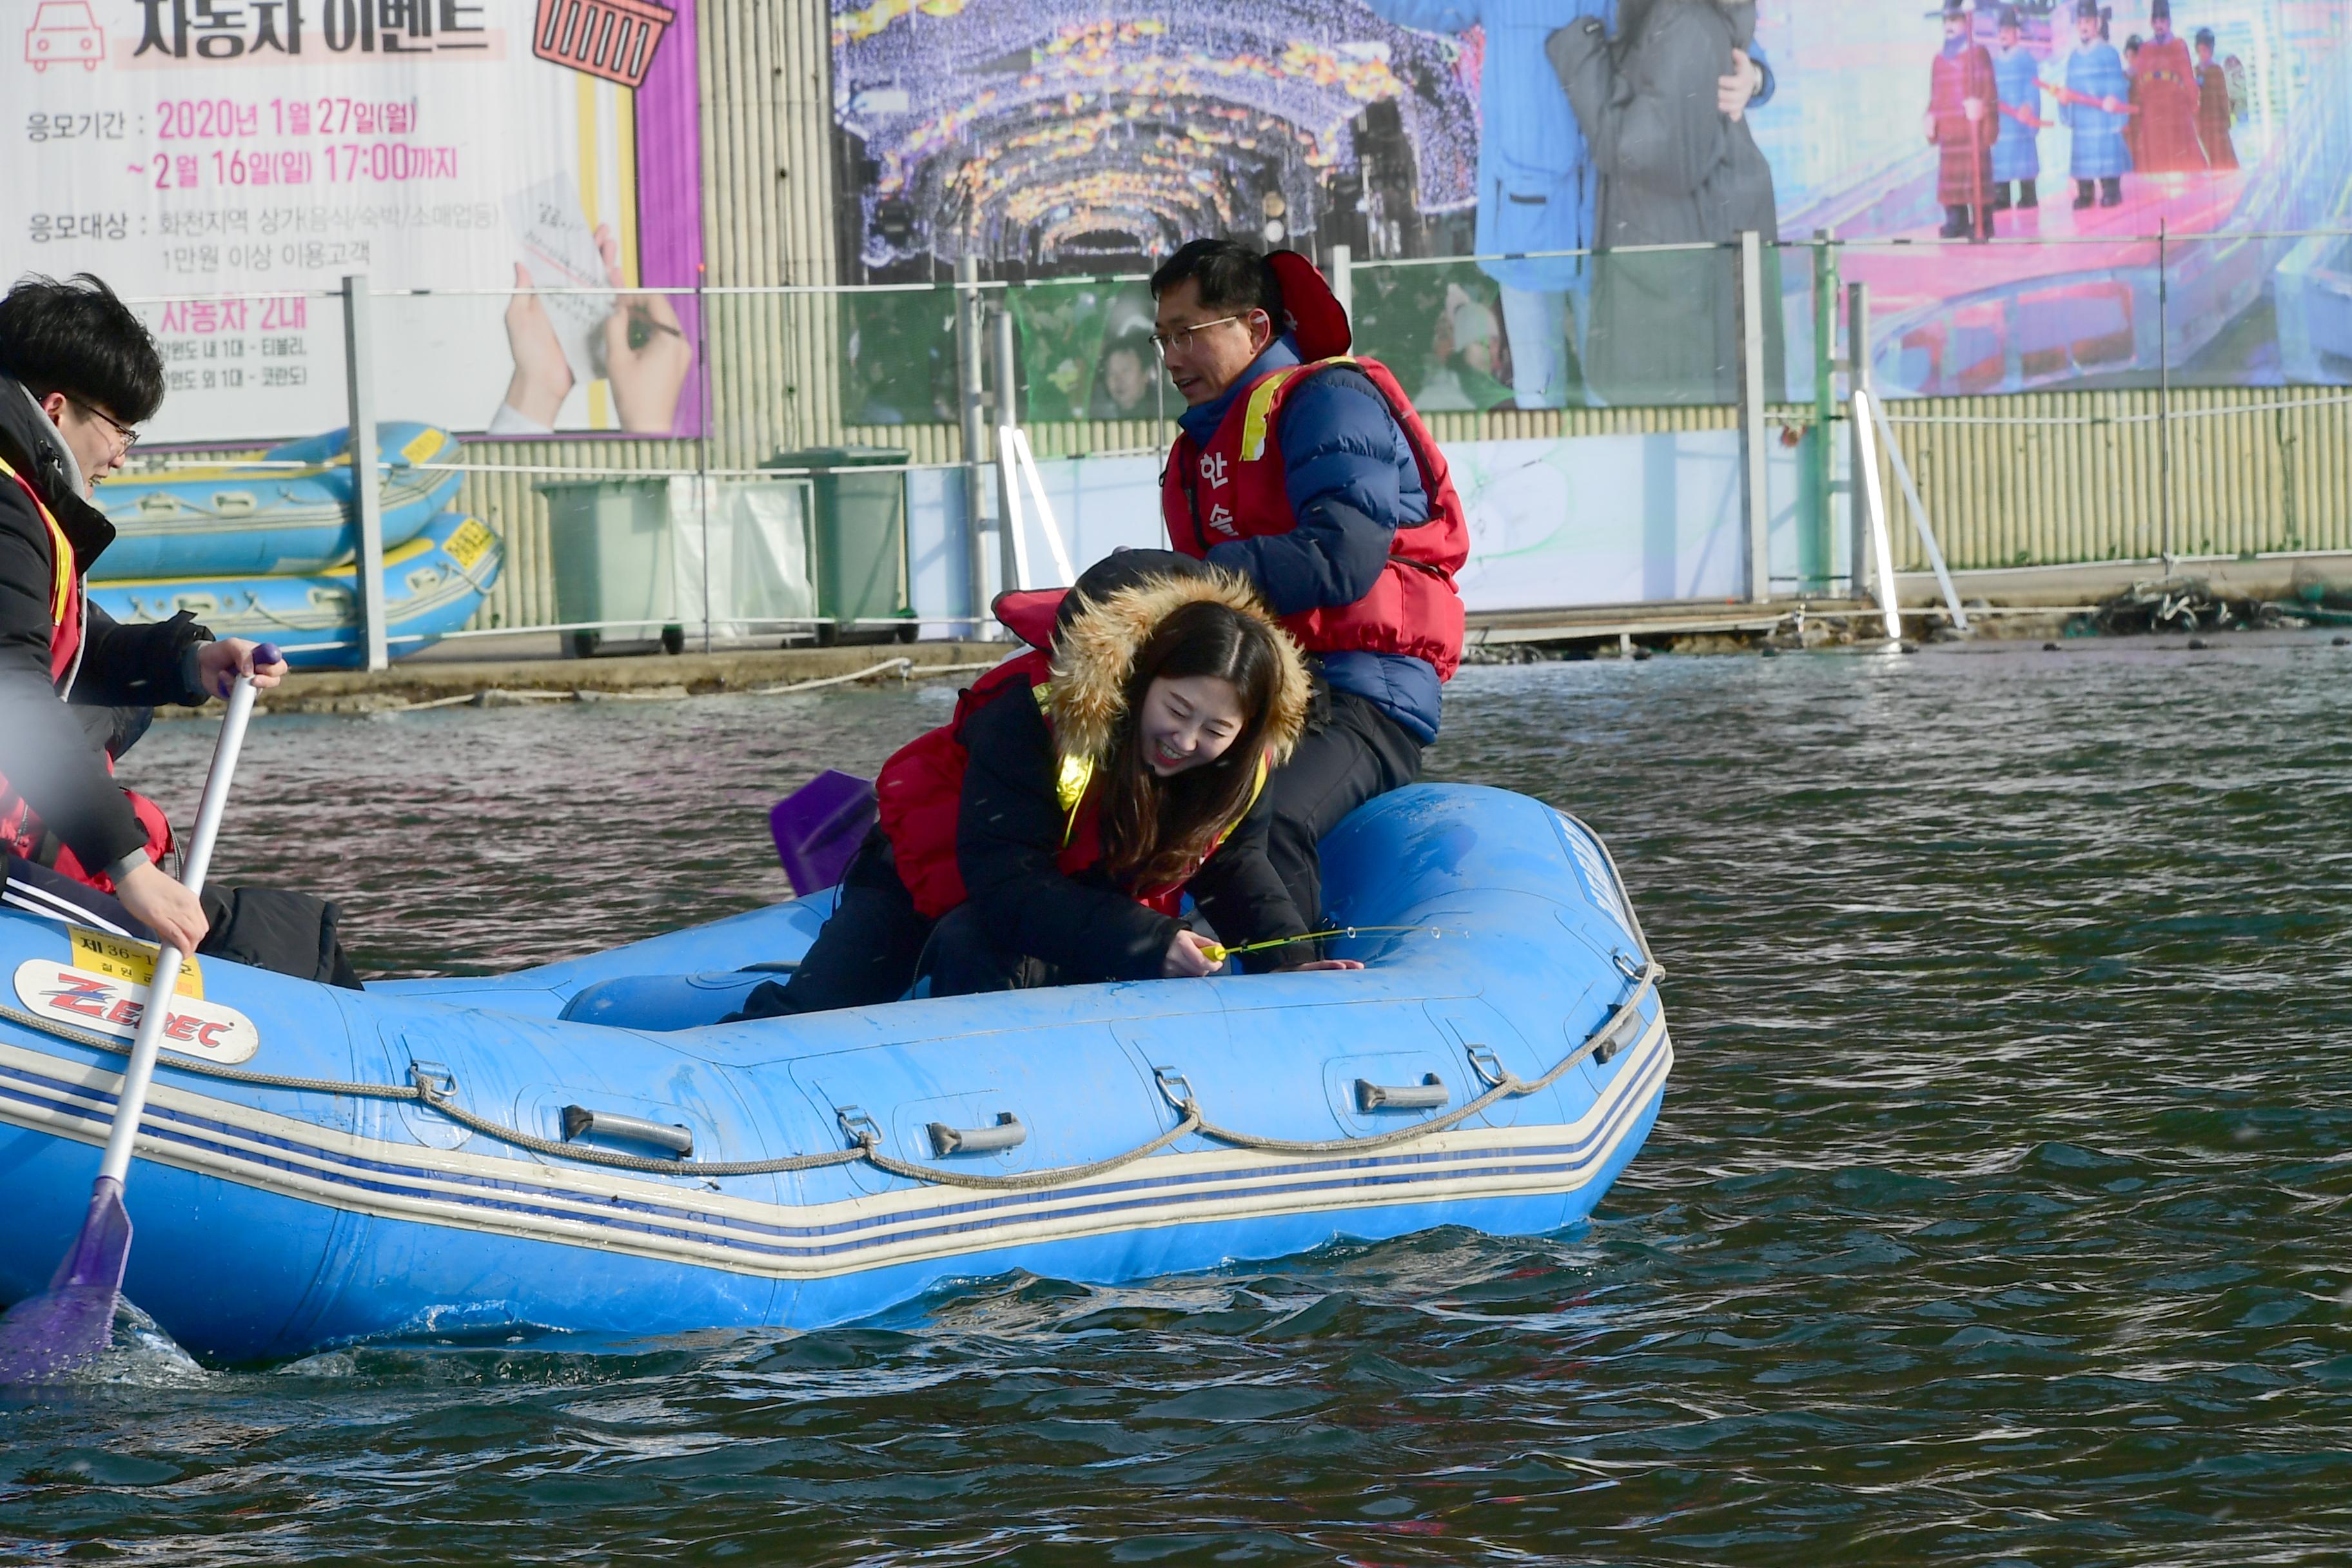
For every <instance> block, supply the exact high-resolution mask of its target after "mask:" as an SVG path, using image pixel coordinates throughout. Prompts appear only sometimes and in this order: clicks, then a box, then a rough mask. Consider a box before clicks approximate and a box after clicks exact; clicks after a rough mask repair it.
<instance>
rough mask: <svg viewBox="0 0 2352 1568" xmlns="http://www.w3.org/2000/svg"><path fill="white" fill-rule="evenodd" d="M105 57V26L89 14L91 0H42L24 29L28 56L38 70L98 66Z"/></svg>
mask: <svg viewBox="0 0 2352 1568" xmlns="http://www.w3.org/2000/svg"><path fill="white" fill-rule="evenodd" d="M104 58H106V29H105V28H103V27H101V26H99V25H98V18H97V17H95V16H91V15H90V14H89V0H41V6H40V9H38V10H37V11H35V12H34V13H33V25H32V26H30V27H27V28H26V29H25V59H26V63H27V64H28V65H30V66H31V67H32V68H34V69H35V70H37V71H45V70H47V69H48V68H50V67H51V66H62V65H79V66H80V67H81V68H82V69H84V70H86V71H94V70H96V69H97V68H98V62H99V61H100V60H102V59H104Z"/></svg>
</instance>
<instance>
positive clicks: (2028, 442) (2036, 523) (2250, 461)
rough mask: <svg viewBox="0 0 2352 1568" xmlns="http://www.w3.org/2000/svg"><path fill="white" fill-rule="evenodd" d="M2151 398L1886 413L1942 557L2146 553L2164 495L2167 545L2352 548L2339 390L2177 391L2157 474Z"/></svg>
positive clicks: (1898, 545) (2186, 551)
mask: <svg viewBox="0 0 2352 1568" xmlns="http://www.w3.org/2000/svg"><path fill="white" fill-rule="evenodd" d="M2163 402H2164V400H2163V399H2162V398H2161V397H2160V395H2158V393H2155V392H2152V391H2151V392H2096V393H2037V394H2028V395H2022V396H2014V397H1985V398H1952V399H1944V400H1937V401H1934V402H1917V403H1895V404H1890V405H1888V406H1887V413H1888V416H1889V417H1890V419H1892V420H1893V421H1894V422H1895V439H1896V440H1897V441H1898V442H1899V443H1900V444H1901V447H1902V449H1903V453H1904V459H1905V461H1906V462H1907V463H1908V464H1909V465H1910V468H1911V472H1912V476H1913V477H1914V479H1916V480H1917V481H1918V486H1919V492H1920V500H1921V501H1922V503H1923V504H1924V505H1925V506H1926V508H1927V515H1928V517H1929V519H1930V520H1931V521H1933V522H1934V524H1935V527H1936V531H1937V537H1938V540H1939V542H1941V543H1942V545H1943V548H1944V554H1945V556H1946V558H1947V559H1948V561H1949V562H1950V563H1951V564H1952V565H1953V566H1955V567H1996V566H2040V565H2052V564H2057V563H2066V562H2083V561H2113V560H2125V559H2135V558H2147V557H2153V556H2156V555H2158V554H2159V553H2161V552H2163V551H2164V549H2165V546H2166V516H2167V512H2168V511H2169V514H2170V540H2169V542H2170V548H2171V553H2173V554H2175V555H2236V554H2240V553H2246V552H2273V551H2305V550H2347V549H2352V401H2347V400H2345V399H2344V397H2343V395H2342V394H2339V393H2335V392H2332V391H2330V390H2329V389H2326V388H2319V387H2308V388H2307V387H2285V388H2241V387H2212V388H2193V389H2186V390H2176V391H2174V392H2173V393H2172V395H2171V397H2170V399H2169V408H2170V416H2171V417H2170V419H2169V422H2168V426H2167V425H2166V424H2165V423H2159V422H2158V419H2157V415H2158V410H2159V407H2160V406H2161V405H2163ZM1937 421H1945V423H1937ZM1962 421H1967V422H1968V423H1962ZM1990 421H1999V422H2000V423H1989V422H1990ZM2168 427H2169V446H2170V468H2169V470H2168V469H2167V467H2166V461H2167V459H2166V446H2167V434H2166V432H2167V428H2168ZM2168 471H2169V480H2168V479H2167V473H2168ZM1886 486H1887V489H1886V495H1887V504H1888V505H1889V506H1890V507H1891V508H1894V509H1895V513H1894V515H1893V516H1892V517H1891V519H1890V521H1891V523H1892V524H1893V529H1894V537H1895V552H1896V555H1897V557H1898V559H1901V560H1903V563H1904V569H1905V570H1906V571H1917V570H1923V569H1924V568H1925V567H1926V565H1927V561H1926V552H1925V551H1924V550H1923V549H1922V548H1921V547H1920V545H1919V543H1918V540H1917V535H1916V531H1913V530H1912V529H1911V528H1910V527H1909V526H1908V522H1907V518H1906V515H1905V513H1904V510H1903V502H1902V501H1901V500H1900V499H1899V495H1898V492H1897V491H1896V489H1895V480H1894V478H1893V470H1892V468H1891V467H1890V468H1888V471H1887V475H1886ZM2167 496H2169V498H2170V499H2169V506H2168V504H2167V499H2166V498H2167Z"/></svg>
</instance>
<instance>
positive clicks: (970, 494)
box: [955, 256, 988, 640]
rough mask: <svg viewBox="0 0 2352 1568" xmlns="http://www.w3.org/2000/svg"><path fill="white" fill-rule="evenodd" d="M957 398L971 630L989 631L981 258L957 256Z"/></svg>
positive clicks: (979, 633) (975, 635)
mask: <svg viewBox="0 0 2352 1568" xmlns="http://www.w3.org/2000/svg"><path fill="white" fill-rule="evenodd" d="M955 286H956V313H955V323H956V400H957V403H958V405H960V407H961V412H962V415H963V516H964V528H965V537H964V565H965V569H966V570H967V571H969V572H970V573H971V636H972V637H973V638H974V639H975V640H978V639H982V638H985V637H987V636H988V547H987V542H986V537H985V535H986V529H985V528H984V527H983V526H982V522H981V511H982V503H983V502H984V501H985V500H987V497H988V480H987V479H986V478H985V477H984V476H983V475H982V472H981V467H982V464H981V448H982V447H983V446H985V445H986V444H987V441H988V410H987V408H986V407H985V406H984V399H985V398H986V396H987V389H986V388H985V386H984V385H983V384H982V380H983V376H982V365H983V364H984V363H985V362H986V345H985V344H983V343H982V342H981V310H980V258H978V257H976V256H966V257H963V258H960V259H959V260H958V261H957V262H956V282H955Z"/></svg>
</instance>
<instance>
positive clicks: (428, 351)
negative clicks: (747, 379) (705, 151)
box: [0, 0, 702, 441]
mask: <svg viewBox="0 0 2352 1568" xmlns="http://www.w3.org/2000/svg"><path fill="white" fill-rule="evenodd" d="M694 5H695V0H665V3H662V4H655V3H654V0H16V4H13V5H9V6H8V7H7V8H6V16H7V20H6V22H5V24H0V103H5V105H6V106H7V108H6V110H5V120H0V190H5V191H6V192H7V193H8V196H9V200H8V202H7V204H6V205H7V208H8V211H7V214H6V216H5V220H0V275H5V278H7V279H15V278H16V277H19V276H22V275H24V274H26V273H30V272H39V273H46V274H49V275H52V276H58V277H62V276H66V275H68V274H72V273H77V272H85V271H87V272H90V273H94V274H96V275H97V276H98V277H100V278H101V279H105V280H106V282H107V283H108V284H109V285H110V286H111V287H112V288H113V289H115V290H116V291H117V292H118V293H120V294H122V295H123V296H125V297H126V298H131V299H133V300H137V301H139V302H140V303H139V308H140V310H141V313H142V315H143V316H144V317H145V318H146V320H147V321H148V323H149V325H150V327H151V328H152V330H153V331H154V332H155V334H156V337H157V340H158V342H160V343H161V345H162V347H163V353H164V357H165V360H166V363H167V366H168V371H169V375H170V390H169V393H168V395H167V396H166V398H165V401H164V405H163V412H162V413H161V414H160V415H159V416H157V417H156V419H155V420H154V422H153V424H152V426H151V427H150V429H149V432H148V434H149V436H150V437H152V438H154V439H159V440H165V441H169V440H174V439H183V440H194V439H203V440H224V439H231V440H233V439H257V440H268V439H273V438H278V437H292V436H302V435H309V434H311V433H314V432H316V431H318V430H320V429H322V428H325V427H327V426H331V425H336V424H340V423H342V409H343V407H344V395H345V394H344V373H343V363H344V349H343V320H342V310H341V305H340V303H339V302H338V301H336V300H331V299H324V298H320V296H319V293H318V291H320V290H326V289H337V288H339V287H340V286H341V281H342V279H343V278H344V276H345V275H347V274H352V273H365V274H367V275H368V277H369V279H370V280H371V282H372V284H373V288H374V289H378V290H384V289H396V290H404V291H409V292H406V293H404V295H402V296H401V297H399V298H394V299H379V300H376V301H375V305H374V310H373V315H374V330H375V334H376V359H377V363H378V388H379V390H378V406H379V408H381V409H382V410H383V413H384V415H385V416H386V417H394V418H406V419H421V420H427V421H430V422H432V423H434V424H436V425H440V426H444V427H446V428H450V429H455V430H460V431H484V430H487V431H489V432H491V433H493V434H505V435H515V436H530V435H543V434H546V433H548V432H550V431H583V432H585V431H598V430H625V431H630V432H635V433H639V434H649V435H651V434H659V435H669V434H691V433H693V432H695V431H696V430H697V429H698V427H699V424H700V419H701V410H700V407H699V403H698V396H697V386H696V379H697V378H696V377H695V376H694V374H692V372H693V366H694V356H695V346H696V344H697V342H698V330H699V323H698V321H697V320H696V313H695V310H694V308H693V301H692V300H691V299H681V298H678V297H677V296H674V295H663V294H658V293H647V292H642V291H641V290H645V289H659V288H661V287H663V286H683V287H688V288H690V287H691V286H692V285H693V283H694V280H695V276H696V271H697V267H698V263H699V261H700V259H701V255H700V236H701V232H702V229H701V218H700V210H699V204H700V197H699V191H700V186H701V179H700V153H699V148H698V142H697V124H698V121H697V111H696V103H695V58H694V55H695V48H694ZM517 287H536V288H541V289H564V290H570V292H563V293H556V294H550V295H545V296H539V297H515V296H509V295H506V294H501V293H499V292H497V291H498V290H502V289H514V288H517ZM467 290H474V291H476V292H470V293H469V292H466V291H467ZM486 290H487V292H485V291H486ZM436 291H437V292H436Z"/></svg>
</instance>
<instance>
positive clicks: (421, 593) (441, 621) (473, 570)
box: [89, 511, 505, 668]
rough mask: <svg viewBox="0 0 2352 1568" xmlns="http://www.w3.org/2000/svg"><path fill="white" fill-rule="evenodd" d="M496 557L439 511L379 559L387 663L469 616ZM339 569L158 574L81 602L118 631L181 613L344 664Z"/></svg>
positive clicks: (305, 659)
mask: <svg viewBox="0 0 2352 1568" xmlns="http://www.w3.org/2000/svg"><path fill="white" fill-rule="evenodd" d="M504 560H505V551H504V548H503V547H502V546H501V545H500V544H499V537H498V535H496V534H494V533H492V532H491V531H489V529H488V528H487V527H486V526H484V525H483V524H482V523H481V522H479V521H477V520H475V519H473V518H470V517H467V516H464V515H462V514H460V513H458V512H454V511H445V512H443V513H441V514H440V515H439V516H438V517H436V518H433V519H432V520H430V521H429V522H427V524H426V525H425V527H424V528H423V529H422V530H420V531H418V532H417V534H416V536H415V538H413V539H411V540H409V541H408V542H406V543H405V544H403V545H401V546H399V547H398V548H397V549H388V550H386V551H385V552H384V555H383V608H384V625H385V627H386V629H387V632H388V634H389V636H390V638H391V645H392V657H393V658H402V657H403V656H404V655H407V654H412V653H415V652H416V651H417V650H418V649H419V648H424V647H431V646H432V645H433V644H434V643H435V642H436V641H438V640H439V639H440V638H442V637H446V636H447V635H448V634H449V633H451V632H454V631H456V630H457V629H458V628H459V627H460V626H464V625H465V624H466V623H467V621H469V620H471V619H472V618H473V616H474V611H475V610H476V609H477V608H478V607H479V606H480V605H481V602H482V595H485V594H487V593H488V592H489V591H490V588H491V585H492V584H495V583H497V582H498V580H499V566H500V565H501V564H502V563H503V562H504ZM356 581H357V573H356V570H355V569H354V568H353V567H352V566H350V565H348V564H346V565H344V566H341V567H339V568H337V569H335V570H333V571H331V572H320V573H316V574H311V575H310V576H305V577H244V578H229V579H226V580H224V579H214V578H202V577H197V578H187V577H176V578H160V579H155V580H152V581H147V582H127V583H121V582H118V583H92V584H90V585H89V598H90V602H91V603H92V604H94V605H98V606H100V608H101V609H103V610H105V611H106V613H107V614H108V615H110V616H113V617H114V618H115V619H116V620H118V621H121V622H123V623H125V624H126V625H130V624H138V623H144V622H148V621H162V620H169V619H170V618H171V617H172V616H173V615H175V614H177V613H178V612H179V611H181V610H186V611H189V612H190V613H191V614H193V615H194V616H195V617H196V619H197V620H199V621H202V622H203V623H204V624H205V626H209V627H211V628H212V631H213V635H214V636H215V637H252V638H254V639H256V640H257V641H267V642H274V643H276V644H278V647H280V648H282V649H283V650H284V651H285V654H286V658H287V660H288V662H289V663H291V664H293V665H295V666H297V667H298V668H302V667H307V668H316V667H319V666H333V665H346V664H352V663H355V662H357V661H358V660H359V658H361V657H362V650H361V646H360V645H361V641H362V638H361V636H360V616H359V605H358V603H357V595H356V592H355V589H354V587H353V584H355V582H356Z"/></svg>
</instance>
